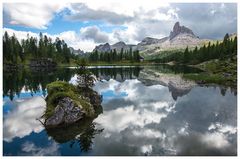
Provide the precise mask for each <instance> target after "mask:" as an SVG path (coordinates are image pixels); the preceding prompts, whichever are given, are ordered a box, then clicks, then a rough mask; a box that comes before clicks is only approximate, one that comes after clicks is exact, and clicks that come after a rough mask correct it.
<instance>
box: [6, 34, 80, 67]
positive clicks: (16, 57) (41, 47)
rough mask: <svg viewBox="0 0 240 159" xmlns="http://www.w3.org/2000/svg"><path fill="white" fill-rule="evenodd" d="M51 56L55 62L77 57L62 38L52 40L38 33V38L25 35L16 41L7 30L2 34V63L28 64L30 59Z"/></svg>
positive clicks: (65, 61) (67, 61)
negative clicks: (24, 37)
mask: <svg viewBox="0 0 240 159" xmlns="http://www.w3.org/2000/svg"><path fill="white" fill-rule="evenodd" d="M41 58H51V59H53V61H55V62H57V63H69V62H70V60H71V59H76V58H77V57H76V56H75V55H73V54H71V52H70V49H69V47H68V45H67V44H66V43H65V42H64V40H60V39H59V38H56V40H55V41H54V42H53V41H52V39H51V38H50V37H47V36H46V35H43V34H42V33H40V34H39V39H37V38H35V37H29V36H28V37H27V39H26V40H24V39H22V40H21V42H19V41H18V39H17V38H16V36H15V35H14V34H13V36H9V35H8V33H7V32H5V33H4V36H3V61H4V64H14V65H18V64H25V65H27V64H29V61H30V60H32V59H41Z"/></svg>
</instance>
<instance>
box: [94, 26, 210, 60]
mask: <svg viewBox="0 0 240 159" xmlns="http://www.w3.org/2000/svg"><path fill="white" fill-rule="evenodd" d="M206 41H207V39H200V38H199V37H198V36H196V35H195V34H194V33H193V31H192V30H191V29H189V28H188V27H186V26H180V23H179V22H176V23H175V25H174V26H173V29H172V31H171V32H170V34H169V36H167V37H164V38H161V39H157V38H152V37H146V38H144V39H143V40H142V41H141V42H140V43H138V44H137V45H129V44H128V45H127V44H125V43H124V42H122V41H120V42H118V43H116V44H113V45H110V44H108V43H106V44H101V45H98V46H96V47H95V49H94V50H93V51H96V50H98V52H110V51H111V50H113V49H116V51H117V52H120V51H121V49H122V48H123V50H124V51H125V50H129V49H130V48H132V49H133V50H139V51H140V53H142V54H144V55H151V54H157V53H160V52H162V51H166V50H176V49H185V48H186V47H187V46H188V47H190V48H191V47H195V46H199V45H202V44H203V43H204V42H206Z"/></svg>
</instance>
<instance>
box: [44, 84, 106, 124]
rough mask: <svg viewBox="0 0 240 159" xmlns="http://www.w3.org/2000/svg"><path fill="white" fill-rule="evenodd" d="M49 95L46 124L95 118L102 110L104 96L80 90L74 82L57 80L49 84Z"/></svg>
mask: <svg viewBox="0 0 240 159" xmlns="http://www.w3.org/2000/svg"><path fill="white" fill-rule="evenodd" d="M47 90H48V96H47V98H46V101H47V107H46V110H45V114H44V115H43V117H45V122H44V125H45V126H46V127H57V126H62V125H69V124H72V123H75V122H77V121H79V120H80V119H83V118H95V117H96V116H98V114H100V113H101V112H102V108H101V102H102V98H101V96H100V95H98V94H97V93H96V92H95V91H93V90H92V89H90V88H89V90H84V92H83V90H79V89H78V88H77V87H75V86H74V85H72V84H69V83H67V82H63V81H56V82H53V83H50V84H48V85H47Z"/></svg>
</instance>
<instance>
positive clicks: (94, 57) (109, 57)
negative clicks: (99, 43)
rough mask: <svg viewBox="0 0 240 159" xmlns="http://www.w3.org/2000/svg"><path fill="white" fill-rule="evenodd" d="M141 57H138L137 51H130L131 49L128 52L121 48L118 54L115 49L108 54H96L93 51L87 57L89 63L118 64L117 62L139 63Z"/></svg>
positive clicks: (96, 52)
mask: <svg viewBox="0 0 240 159" xmlns="http://www.w3.org/2000/svg"><path fill="white" fill-rule="evenodd" d="M140 59H141V56H140V55H139V51H138V50H135V51H132V48H130V49H129V50H126V51H123V48H122V49H121V51H120V52H118V53H117V51H116V49H113V50H111V51H110V52H98V51H97V50H95V51H94V52H92V53H91V54H90V56H89V61H91V62H98V61H104V62H118V61H124V60H127V61H130V62H139V61H140Z"/></svg>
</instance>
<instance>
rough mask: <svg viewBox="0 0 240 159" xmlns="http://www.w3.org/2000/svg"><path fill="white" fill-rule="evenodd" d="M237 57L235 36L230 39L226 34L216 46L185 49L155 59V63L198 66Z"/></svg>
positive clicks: (209, 44)
mask: <svg viewBox="0 0 240 159" xmlns="http://www.w3.org/2000/svg"><path fill="white" fill-rule="evenodd" d="M234 55H237V36H235V38H234V39H233V38H230V37H229V35H228V34H226V35H225V36H224V39H223V42H221V43H219V42H218V41H217V42H216V44H211V43H210V42H209V43H208V45H207V46H206V45H204V46H203V47H200V48H198V47H195V49H193V50H189V48H188V47H187V48H186V49H185V51H184V52H176V53H172V54H170V55H167V56H165V57H162V58H160V59H156V60H154V61H156V62H162V63H167V62H171V61H175V62H177V63H182V64H198V63H201V62H204V61H208V60H211V59H225V58H230V57H233V56H234Z"/></svg>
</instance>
